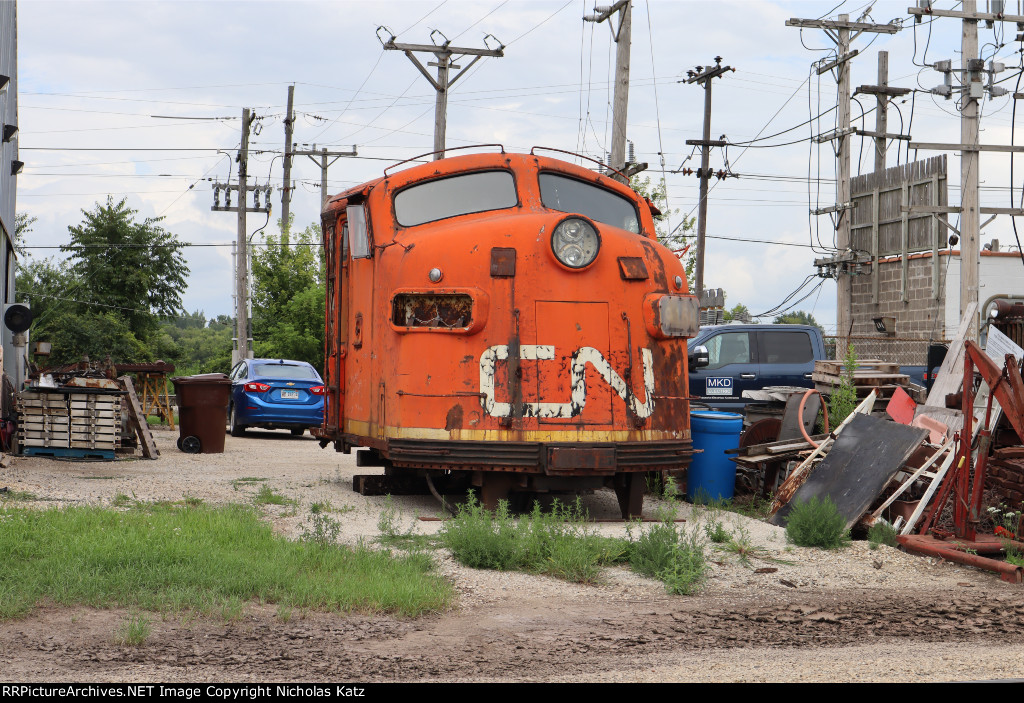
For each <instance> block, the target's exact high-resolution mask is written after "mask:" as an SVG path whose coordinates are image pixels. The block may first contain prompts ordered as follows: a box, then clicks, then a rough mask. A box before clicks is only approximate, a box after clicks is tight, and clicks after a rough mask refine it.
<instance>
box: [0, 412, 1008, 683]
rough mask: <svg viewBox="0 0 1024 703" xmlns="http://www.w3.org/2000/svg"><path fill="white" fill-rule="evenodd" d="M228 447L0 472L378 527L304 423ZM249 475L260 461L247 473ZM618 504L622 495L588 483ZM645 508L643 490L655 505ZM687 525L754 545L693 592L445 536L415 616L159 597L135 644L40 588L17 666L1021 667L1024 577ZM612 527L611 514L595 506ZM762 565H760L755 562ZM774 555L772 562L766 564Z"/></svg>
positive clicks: (368, 529) (14, 670)
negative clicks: (485, 555) (462, 549)
mask: <svg viewBox="0 0 1024 703" xmlns="http://www.w3.org/2000/svg"><path fill="white" fill-rule="evenodd" d="M250 435H251V436H248V437H244V438H232V437H228V438H227V445H226V451H225V453H224V454H220V455H198V456H195V455H185V454H182V453H181V452H178V451H177V449H176V448H174V438H175V435H173V434H172V433H168V432H163V433H160V432H158V433H157V440H158V444H159V445H160V447H161V450H162V452H163V456H162V457H161V459H159V460H157V461H119V462H112V463H106V464H88V463H74V462H55V461H50V460H46V459H40V458H32V459H17V458H15V459H8V461H9V464H10V465H9V467H8V468H6V469H2V470H0V486H8V487H10V488H11V490H15V491H20V492H26V493H31V494H34V495H35V496H37V497H38V498H39V500H35V501H31V502H28V503H23V504H31V505H34V506H37V507H45V506H64V505H69V504H84V503H91V504H105V505H110V504H112V503H113V502H114V501H115V498H116V497H117V496H118V495H119V494H120V495H127V496H130V497H132V498H133V499H138V500H177V499H180V498H182V496H183V495H189V496H192V497H196V498H200V499H202V500H204V501H206V502H208V503H228V502H246V501H249V502H251V501H252V498H253V497H254V495H255V493H256V492H257V491H258V490H259V488H260V487H261V486H263V485H267V486H270V487H271V488H272V489H273V490H274V491H275V492H278V493H281V494H283V495H285V496H286V497H288V498H291V499H294V500H295V501H296V502H297V504H296V505H295V506H291V507H289V506H267V507H266V508H265V509H264V512H265V515H266V518H267V519H268V520H269V521H271V522H272V523H273V525H274V527H275V530H277V531H278V532H280V533H281V534H284V535H288V536H291V537H295V536H297V535H298V534H299V533H300V531H301V528H302V526H303V525H304V524H305V523H306V521H307V520H308V519H309V511H310V508H311V506H312V505H313V504H314V503H316V504H319V506H318V509H319V510H322V509H323V505H324V504H325V503H326V504H329V505H330V506H331V511H332V512H331V513H330V514H331V515H333V516H334V518H335V519H337V520H338V521H339V522H340V523H341V524H342V526H343V528H344V530H343V539H345V540H346V541H355V540H357V539H359V538H360V537H362V538H367V537H369V538H372V537H374V536H375V535H376V534H377V527H376V524H377V520H378V518H379V516H380V513H381V511H382V510H383V509H384V508H385V505H386V502H385V499H383V498H367V497H362V496H359V495H357V494H355V493H353V492H352V491H351V476H352V474H354V473H356V472H357V471H358V472H365V471H367V470H366V469H356V467H355V465H354V463H355V462H354V458H353V457H351V456H345V455H341V454H336V453H335V452H333V451H331V450H330V449H328V450H321V449H320V448H319V447H318V446H317V445H316V442H315V441H313V440H311V439H309V438H292V437H290V436H288V435H287V434H282V433H272V432H263V433H260V432H251V433H250ZM256 479H260V480H256ZM583 500H584V505H585V507H586V508H587V509H588V510H589V511H590V512H591V514H592V515H595V516H597V517H613V516H614V514H615V512H616V503H615V498H614V495H613V494H611V493H610V492H604V491H601V492H597V493H595V494H592V495H587V496H585V497H584V499H583ZM392 505H393V506H395V507H396V508H397V509H398V511H399V517H398V527H399V528H400V529H402V530H410V531H413V532H416V533H429V532H432V531H436V530H437V529H439V527H440V524H441V523H438V522H422V521H420V520H417V519H416V518H417V516H436V515H439V514H440V512H439V510H438V508H437V506H436V504H435V503H434V501H433V499H432V498H430V497H420V496H411V497H395V498H393V499H392ZM652 507H653V506H652ZM680 515H681V517H685V518H686V519H687V520H688V521H689V525H690V526H691V527H694V526H699V525H700V524H702V521H706V520H708V519H721V520H723V521H724V524H725V526H726V528H727V529H729V530H730V531H733V532H734V533H737V532H739V531H742V532H744V533H745V534H746V535H747V536H748V537H749V538H750V539H751V540H752V542H753V543H754V544H756V545H758V546H759V547H760V548H761V549H762V550H763V552H762V553H763V554H764V555H765V556H768V557H771V558H774V559H782V560H785V562H787V563H777V562H769V561H756V562H755V563H754V564H752V566H746V565H743V564H741V563H739V562H738V561H737V560H736V559H735V558H733V557H731V556H730V555H728V554H727V553H724V552H723V553H718V552H715V553H714V559H715V563H713V565H712V572H711V574H710V578H709V581H708V583H707V585H706V587H705V588H704V590H703V591H702V592H701V594H699V595H697V596H692V597H672V596H669V595H668V594H666V593H665V591H664V589H663V587H662V586H661V584H659V583H657V582H655V581H651V580H648V579H643V578H640V577H638V576H636V575H635V574H632V573H631V572H629V571H627V570H625V569H621V568H616V569H608V570H606V572H605V575H604V577H603V580H602V583H601V584H599V585H597V586H580V585H576V584H569V583H565V582H562V581H557V580H555V579H551V578H546V577H536V576H529V575H525V574H517V573H497V572H480V571H474V570H471V569H466V568H463V567H461V566H459V565H457V564H455V563H454V562H453V561H452V560H451V559H450V557H447V556H446V555H445V554H444V552H438V553H437V558H438V562H439V569H440V570H441V572H442V573H443V574H444V575H445V576H446V577H447V578H449V579H451V581H452V582H453V583H454V584H455V586H456V588H457V590H458V592H459V594H460V595H459V602H458V603H457V605H456V606H455V607H454V608H453V609H452V610H451V611H450V612H447V613H443V614H435V615H431V616H428V617H424V618H420V619H417V620H402V619H398V618H394V617H391V616H378V615H346V614H325V613H303V612H299V611H294V612H281V611H279V610H278V609H277V608H276V607H274V606H258V605H249V606H247V607H246V608H245V609H244V610H243V612H242V614H241V615H240V616H238V617H237V618H236V619H233V620H225V619H224V618H221V617H210V618H198V617H193V616H188V615H169V616H165V617H162V616H161V615H160V614H151V615H150V617H151V618H152V623H151V633H150V635H149V637H148V638H147V639H146V641H145V643H144V644H142V645H140V646H137V647H129V646H124V645H120V644H118V643H117V642H116V641H115V636H114V633H115V632H116V631H117V628H118V626H119V625H120V624H121V623H122V621H123V620H124V619H125V618H126V617H127V616H128V613H126V612H124V611H120V610H95V609H89V608H73V609H68V608H59V607H55V606H52V605H42V606H40V607H39V608H37V609H36V610H35V611H34V612H33V613H32V614H31V615H29V616H27V617H25V618H22V619H18V620H13V621H7V622H4V623H0V663H2V665H3V669H4V671H5V679H7V680H9V681H53V680H58V679H60V680H81V681H86V682H97V681H136V682H138V681H171V682H201V681H259V682H268V681H324V680H331V681H352V682H356V681H362V682H386V681H416V682H420V681H793V680H800V681H860V680H863V681H918V680H920V681H926V680H971V679H992V678H1008V677H1014V676H1019V672H1020V671H1024V589H1022V588H1021V587H1020V586H1016V585H1010V584H1006V583H1003V582H1001V581H999V580H998V578H997V577H996V576H994V575H992V574H989V573H986V572H980V571H976V570H972V569H967V568H964V567H959V566H956V565H951V564H948V563H945V562H940V561H937V560H929V559H925V558H921V557H916V556H911V555H907V554H904V553H902V552H899V551H897V550H893V549H890V548H882V549H879V550H870V549H868V547H867V545H865V544H863V543H859V544H854V545H853V546H851V547H849V548H848V549H845V550H841V551H838V552H822V551H820V550H804V549H799V548H791V547H787V545H786V544H785V540H784V537H783V536H782V532H781V530H780V529H779V528H775V527H772V526H770V525H765V524H764V523H760V522H757V521H753V520H748V519H746V518H743V517H740V516H734V515H731V514H717V515H715V514H710V515H709V514H708V513H702V512H700V511H697V512H694V511H692V510H691V509H690V508H689V507H684V508H683V509H682V510H681V513H680ZM598 529H600V531H602V533H606V534H624V533H625V528H624V526H622V525H615V524H602V525H601V526H599V528H598ZM758 567H760V568H762V569H769V571H763V572H762V573H759V572H758V571H756V569H757V568H758ZM771 569H774V571H771Z"/></svg>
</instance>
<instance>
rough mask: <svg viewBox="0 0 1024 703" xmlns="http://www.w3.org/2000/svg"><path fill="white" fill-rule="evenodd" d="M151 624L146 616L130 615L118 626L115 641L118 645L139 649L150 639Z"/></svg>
mask: <svg viewBox="0 0 1024 703" xmlns="http://www.w3.org/2000/svg"><path fill="white" fill-rule="evenodd" d="M150 622H151V621H150V619H149V618H147V617H146V616H145V615H130V616H128V617H127V618H125V619H124V620H122V621H121V624H119V625H118V626H117V631H116V632H115V633H114V639H115V640H116V641H117V643H118V644H122V645H126V646H128V647H138V646H140V645H142V644H143V643H144V642H145V641H146V640H147V639H148V638H149V633H150Z"/></svg>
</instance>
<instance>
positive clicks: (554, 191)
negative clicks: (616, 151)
mask: <svg viewBox="0 0 1024 703" xmlns="http://www.w3.org/2000/svg"><path fill="white" fill-rule="evenodd" d="M539 181H540V200H541V202H542V203H543V204H544V207H546V208H551V209H552V210H558V211H559V212H576V213H579V214H580V215H584V216H586V217H589V218H591V219H592V220H597V221H598V222H603V223H604V224H606V225H611V226H613V227H619V228H621V229H624V230H626V231H627V232H639V231H640V221H639V219H638V218H637V214H636V207H635V206H634V205H633V203H632V202H630V200H629V199H628V198H624V197H622V196H621V195H619V194H618V193H613V192H612V191H610V190H605V189H604V188H602V187H600V186H595V185H592V184H590V183H584V182H583V181H578V180H576V179H575V178H566V177H565V176H559V175H556V174H554V173H542V174H540V177H539Z"/></svg>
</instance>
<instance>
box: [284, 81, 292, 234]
mask: <svg viewBox="0 0 1024 703" xmlns="http://www.w3.org/2000/svg"><path fill="white" fill-rule="evenodd" d="M294 100H295V86H294V85H290V86H288V116H287V117H285V118H284V179H283V181H282V183H281V230H282V231H284V230H286V229H288V228H289V226H290V225H291V223H290V222H289V219H290V218H291V204H292V153H291V149H292V134H293V132H294V131H295V115H294V114H293V113H292V105H293V104H294Z"/></svg>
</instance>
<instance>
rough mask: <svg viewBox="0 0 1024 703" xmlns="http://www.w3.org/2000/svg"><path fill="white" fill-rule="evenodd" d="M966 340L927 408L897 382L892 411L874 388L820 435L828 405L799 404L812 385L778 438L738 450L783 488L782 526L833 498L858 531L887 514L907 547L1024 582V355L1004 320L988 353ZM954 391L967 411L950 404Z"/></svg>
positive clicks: (767, 486)
mask: <svg viewBox="0 0 1024 703" xmlns="http://www.w3.org/2000/svg"><path fill="white" fill-rule="evenodd" d="M962 329H963V330H966V326H962ZM964 336H965V335H964V334H961V335H960V336H959V338H958V339H957V340H955V341H954V343H953V345H952V346H951V348H950V350H949V353H948V354H947V356H946V361H945V362H944V363H943V366H942V369H941V370H940V372H939V374H938V376H937V378H936V381H935V384H934V385H933V387H932V390H931V392H930V393H929V394H928V397H927V401H926V402H925V404H924V405H918V404H917V403H916V402H915V401H914V399H913V398H912V397H911V396H910V395H908V394H907V393H905V392H903V390H902V389H900V388H896V389H895V390H894V392H892V393H891V397H890V398H889V399H888V403H887V404H886V406H885V408H884V410H883V409H882V408H881V407H879V408H875V404H876V401H877V400H878V393H877V391H876V390H871V391H869V392H868V395H867V397H866V398H864V399H863V400H862V401H861V402H860V405H859V406H858V407H857V409H856V410H855V411H854V412H853V413H851V414H850V415H849V417H847V418H846V419H845V420H844V421H843V422H842V423H841V424H840V425H839V426H838V427H836V428H835V429H834V430H832V431H831V432H829V433H828V434H827V435H818V436H810V435H809V434H808V428H809V427H810V426H813V424H814V419H815V417H816V414H817V410H814V411H813V413H811V414H809V415H808V414H807V413H806V411H805V412H804V413H797V412H796V411H794V410H793V407H794V406H795V405H796V401H795V400H794V398H801V397H802V396H803V390H802V389H801V392H800V393H794V394H793V395H792V396H791V397H790V399H789V402H788V403H787V412H786V414H785V415H784V417H783V420H782V422H781V423H780V425H781V428H780V434H779V437H780V438H779V439H778V440H776V441H771V442H768V441H763V442H760V443H757V444H754V443H751V442H741V444H745V445H746V446H743V447H741V448H739V449H736V450H733V451H732V452H730V453H733V454H736V456H735V457H734V459H733V460H734V461H735V462H736V463H737V464H738V465H739V467H740V468H741V469H746V470H747V473H750V472H751V471H753V472H754V473H756V474H757V475H758V476H759V482H760V486H759V488H760V489H761V491H763V493H764V494H765V495H768V494H771V495H773V497H774V500H773V503H772V506H771V512H772V513H773V517H772V521H773V522H774V523H775V524H785V521H786V516H787V515H788V513H789V512H790V511H791V509H792V508H793V506H794V505H796V504H797V503H798V502H800V501H804V500H810V499H811V498H813V497H818V498H825V497H827V498H829V499H830V500H831V501H832V502H833V503H834V504H835V505H836V507H837V508H838V510H839V512H840V514H842V515H843V516H844V517H845V518H846V521H847V528H855V527H860V528H869V527H870V526H871V525H873V524H874V523H875V522H876V521H878V520H882V519H884V520H887V521H888V522H889V523H890V524H892V525H893V527H894V528H895V529H896V530H897V533H898V537H897V539H898V541H899V543H900V544H901V545H902V547H903V548H904V549H906V550H907V551H912V552H916V553H920V554H926V555H931V556H937V557H941V558H943V559H947V560H949V561H955V562H958V563H963V564H968V565H971V566H975V567H980V568H984V569H989V570H992V571H995V572H997V573H999V574H1000V577H1001V578H1003V579H1004V580H1007V581H1011V582H1015V583H1022V582H1024V566H1021V565H1020V564H1018V563H1016V562H1018V561H1020V562H1021V563H1024V560H1021V559H1018V558H1012V559H1007V556H1008V555H1011V556H1019V555H1021V554H1024V541H1022V540H1021V538H1022V535H1021V531H1022V529H1021V524H1022V521H1021V519H1020V517H1021V510H1022V508H1024V504H1022V501H1024V446H1021V438H1022V437H1024V380H1022V377H1021V358H1022V356H1024V352H1022V350H1021V349H1020V347H1019V346H1017V345H1016V344H1015V343H1014V341H1013V340H1011V339H1010V338H1009V337H1007V336H1005V335H1003V334H1002V333H1000V331H999V330H998V329H996V327H994V326H993V327H991V328H990V330H989V333H988V345H987V351H984V350H982V348H981V347H980V346H978V345H977V344H976V343H975V342H973V341H970V340H967V341H964V339H963V337H964ZM828 363H831V364H836V363H839V362H828ZM961 385H962V390H961V391H960V392H959V393H958V392H957V390H958V389H960V387H961ZM810 393H814V391H810ZM947 397H948V400H949V401H950V403H952V402H954V401H955V402H956V404H957V405H958V407H955V408H951V407H946V405H947ZM879 405H881V404H880V403H879ZM755 427H756V425H754V426H752V429H753V428H755ZM787 427H788V430H787V429H785V428H787ZM794 427H795V428H796V430H794V429H793V428H794ZM784 432H788V434H784ZM760 439H765V436H764V433H763V432H762V433H761V435H760ZM783 478H784V480H782V479H783ZM780 481H781V482H780ZM1007 518H1009V519H1007Z"/></svg>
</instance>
